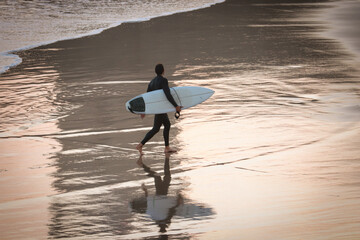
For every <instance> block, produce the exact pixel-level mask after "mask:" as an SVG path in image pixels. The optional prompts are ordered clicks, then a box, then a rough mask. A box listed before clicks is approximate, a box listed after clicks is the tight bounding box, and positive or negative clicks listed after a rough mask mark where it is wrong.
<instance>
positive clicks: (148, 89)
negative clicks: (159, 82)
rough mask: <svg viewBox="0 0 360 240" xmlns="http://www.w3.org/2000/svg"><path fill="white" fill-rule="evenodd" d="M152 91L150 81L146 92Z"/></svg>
mask: <svg viewBox="0 0 360 240" xmlns="http://www.w3.org/2000/svg"><path fill="white" fill-rule="evenodd" d="M150 91H151V88H150V83H149V85H148V88H147V90H146V92H150Z"/></svg>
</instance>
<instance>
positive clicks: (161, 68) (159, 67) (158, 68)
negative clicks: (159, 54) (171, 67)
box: [155, 63, 164, 75]
mask: <svg viewBox="0 0 360 240" xmlns="http://www.w3.org/2000/svg"><path fill="white" fill-rule="evenodd" d="M155 72H156V74H157V75H161V74H163V73H164V66H163V65H162V64H161V63H159V64H158V65H156V66H155Z"/></svg>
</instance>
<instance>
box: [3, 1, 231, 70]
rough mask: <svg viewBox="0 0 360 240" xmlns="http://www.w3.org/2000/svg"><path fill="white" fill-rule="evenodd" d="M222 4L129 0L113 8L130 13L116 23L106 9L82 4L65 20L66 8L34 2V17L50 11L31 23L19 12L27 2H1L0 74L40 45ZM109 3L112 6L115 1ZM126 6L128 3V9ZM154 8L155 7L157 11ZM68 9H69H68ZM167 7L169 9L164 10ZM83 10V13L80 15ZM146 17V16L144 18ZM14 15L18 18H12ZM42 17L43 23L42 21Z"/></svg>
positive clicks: (25, 6) (212, 2) (115, 10)
mask: <svg viewBox="0 0 360 240" xmlns="http://www.w3.org/2000/svg"><path fill="white" fill-rule="evenodd" d="M224 1H225V0H202V1H196V2H195V3H194V1H189V0H182V1H174V0H168V1H162V2H158V3H153V8H144V6H143V5H142V3H141V2H140V1H139V3H138V4H137V6H134V3H133V2H131V1H129V2H127V1H124V2H122V5H125V6H122V8H121V9H116V8H114V9H111V11H112V12H110V15H111V14H113V13H117V11H118V10H123V11H125V10H127V8H129V9H130V11H126V12H131V14H128V16H125V17H124V18H125V19H121V20H115V19H113V16H111V17H109V14H108V12H107V11H109V9H108V8H105V7H104V8H103V9H101V10H99V7H96V6H93V8H90V7H89V6H87V5H86V4H85V6H86V8H85V7H84V9H80V10H78V11H76V9H75V10H74V9H73V10H69V11H74V12H70V13H71V14H75V16H74V15H71V16H70V17H68V16H67V14H68V12H66V11H68V10H66V11H65V8H67V6H61V7H59V6H57V8H55V7H54V6H53V5H50V4H49V5H46V4H44V3H41V1H40V2H37V1H34V2H35V3H31V4H33V5H32V6H30V9H31V7H32V11H31V12H33V13H34V15H35V14H37V12H38V13H40V12H41V13H43V12H47V11H44V9H47V8H49V9H50V12H49V13H47V14H48V15H46V16H43V17H41V16H39V17H37V18H38V19H35V20H32V19H31V21H32V22H31V21H30V22H29V21H28V19H26V18H25V17H24V19H22V17H23V16H27V15H25V14H24V15H22V13H21V11H24V10H23V9H28V8H29V6H28V5H26V4H30V3H22V4H24V6H22V8H23V9H20V8H19V7H18V6H14V5H12V4H13V3H2V4H1V3H0V7H2V9H3V10H2V11H0V20H1V22H4V23H5V24H4V25H3V26H2V29H4V32H3V33H2V34H4V35H7V40H1V42H0V43H1V44H0V45H1V47H0V74H1V73H4V72H6V71H7V70H9V69H10V68H11V67H14V66H16V65H18V64H20V63H21V62H22V60H21V58H20V57H19V56H17V55H16V54H15V53H16V52H18V51H24V50H28V49H31V48H36V47H39V46H43V45H48V44H51V43H54V42H58V41H64V40H70V39H76V38H81V37H85V36H90V35H96V34H100V33H101V32H103V31H104V30H106V29H110V28H113V27H117V26H119V25H121V24H122V23H129V22H130V23H131V22H143V21H149V20H150V19H153V18H156V17H163V16H169V15H173V14H177V13H182V12H189V11H194V10H198V9H202V8H207V7H210V6H212V5H215V4H218V3H222V2H224ZM80 2H81V1H80ZM85 2H86V1H85ZM100 2H101V1H99V2H98V3H97V4H101V3H100ZM86 3H87V2H86ZM83 4H84V3H83ZM112 4H115V2H114V3H112ZM126 4H128V6H127V5H126ZM116 6H117V5H116ZM154 6H156V8H155V7H154ZM70 7H71V6H68V8H69V9H70ZM77 7H78V6H77ZM100 8H101V7H100ZM169 8H170V9H171V10H170V11H166V10H167V9H169ZM92 9H96V11H100V12H101V11H102V13H98V12H95V10H92ZM144 9H146V11H144ZM159 9H160V11H159ZM47 10H48V9H47ZM152 10H153V12H151V11H152ZM155 10H156V11H155ZM51 11H53V12H51ZM82 11H83V12H85V13H81V12H82ZM78 12H80V13H78ZM149 12H150V14H149ZM27 13H28V12H27ZM95 14H98V15H99V17H98V19H96V18H94V15H95ZM101 14H103V15H104V16H105V17H100V15H101ZM145 14H146V16H144V15H145ZM15 15H16V16H18V17H17V18H14V16H15ZM52 15H55V17H53V16H52ZM135 16H136V17H135ZM76 17H78V18H79V19H78V20H79V22H76ZM106 17H107V18H106ZM43 18H45V19H46V21H43ZM52 18H54V19H52ZM59 18H60V19H61V18H62V19H64V20H62V21H60V23H59V20H58V19H59ZM74 18H75V20H74ZM84 18H85V19H86V18H88V19H87V20H88V21H86V20H85V21H84ZM11 21H15V22H11ZM36 21H38V23H39V24H40V21H41V24H40V26H38V27H37V24H36V23H37V22H36ZM94 21H95V23H94ZM96 21H98V22H96ZM26 22H29V23H28V24H29V26H30V25H31V28H30V27H27V26H26V25H24V23H26ZM6 24H7V25H6ZM70 24H71V25H70ZM77 25H79V26H77ZM74 26H77V27H74ZM8 28H9V29H8ZM14 29H15V30H14ZM29 29H31V32H29ZM54 29H56V31H54ZM68 29H70V30H68ZM84 29H87V31H84ZM46 31H48V32H46ZM59 31H60V33H59ZM61 31H63V32H61ZM14 32H15V33H14ZM38 32H41V34H38ZM43 32H45V33H43ZM22 38H23V39H22Z"/></svg>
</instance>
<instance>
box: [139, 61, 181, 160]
mask: <svg viewBox="0 0 360 240" xmlns="http://www.w3.org/2000/svg"><path fill="white" fill-rule="evenodd" d="M164 72H165V70H164V66H163V65H162V64H157V65H156V66H155V73H156V75H157V76H156V77H155V78H154V79H153V80H151V81H150V83H149V85H148V88H147V92H151V91H155V90H159V89H162V90H163V91H164V93H165V96H166V98H167V99H168V100H169V102H170V103H171V104H172V105H173V106H174V108H175V109H176V112H180V111H181V106H178V105H177V103H176V102H175V100H174V98H173V97H172V96H171V93H170V88H169V83H168V80H167V79H166V78H164ZM144 117H145V114H141V119H143V118H144ZM161 125H164V132H163V135H164V141H165V153H173V152H176V150H175V149H172V148H170V146H169V133H170V126H171V123H170V120H169V117H168V115H167V114H166V113H163V114H156V115H155V117H154V125H153V128H152V129H151V130H150V131H149V132H148V133H147V134H146V135H145V137H144V139H143V140H142V141H141V142H140V143H139V144H138V145H137V146H136V149H137V150H138V151H139V152H140V154H143V152H142V147H143V146H144V145H145V143H146V142H147V141H149V140H150V139H151V138H152V137H153V136H154V135H155V134H156V133H157V132H159V130H160V127H161Z"/></svg>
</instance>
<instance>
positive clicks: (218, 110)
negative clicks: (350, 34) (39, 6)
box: [0, 1, 360, 239]
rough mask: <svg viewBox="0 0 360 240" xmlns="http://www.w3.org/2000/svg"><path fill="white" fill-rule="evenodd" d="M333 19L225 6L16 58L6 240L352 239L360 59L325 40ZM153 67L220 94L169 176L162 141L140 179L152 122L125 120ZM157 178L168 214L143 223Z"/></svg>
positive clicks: (182, 140)
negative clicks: (143, 141) (140, 150)
mask: <svg viewBox="0 0 360 240" xmlns="http://www.w3.org/2000/svg"><path fill="white" fill-rule="evenodd" d="M333 7H334V4H332V3H330V2H328V1H320V2H318V3H311V2H309V3H306V2H304V1H295V2H294V1H292V2H291V3H288V2H284V1H256V2H254V1H226V2H225V3H222V4H218V5H215V6H212V7H210V8H207V9H202V10H197V11H193V12H188V13H181V14H175V15H172V16H167V17H160V18H156V19H152V20H150V21H146V22H139V23H127V24H123V25H121V26H119V27H116V28H113V29H110V30H107V31H105V32H103V33H101V34H99V35H96V36H91V37H85V38H81V39H76V40H69V41H62V42H58V43H54V44H51V45H47V46H43V47H39V48H36V49H32V50H28V51H24V52H20V53H19V55H20V56H21V57H22V58H23V63H22V64H21V65H19V66H17V67H15V68H12V69H11V70H10V71H8V72H6V73H4V74H2V75H1V76H0V82H1V88H2V90H1V104H2V110H1V122H0V124H1V127H2V128H1V129H2V132H1V139H0V148H1V167H0V191H1V192H2V193H3V194H2V196H1V198H0V214H1V221H0V226H1V229H2V231H1V235H0V238H1V239H34V238H38V239H46V238H49V239H53V238H65V239H99V238H101V239H158V238H160V237H161V238H164V239H166V238H167V237H168V238H170V239H240V238H241V239H242V238H244V239H357V238H359V237H360V231H359V229H360V217H359V216H360V208H359V199H358V196H359V194H360V187H359V186H360V185H359V183H360V176H359V174H358V173H359V170H360V164H359V160H360V159H359V156H360V150H359V147H358V146H359V145H360V85H359V81H360V73H359V72H358V70H357V66H359V62H358V61H359V60H358V59H359V58H357V57H356V56H357V55H356V54H357V53H356V52H355V51H353V52H351V50H349V48H346V47H345V45H346V43H343V40H342V38H336V37H335V36H329V35H327V34H326V33H325V29H328V27H329V26H330V25H331V24H334V22H331V21H330V20H329V19H327V20H324V17H323V16H324V15H326V14H327V13H329V12H331V11H333V10H332V9H333ZM158 62H162V63H164V65H165V68H166V72H165V75H166V77H167V78H168V79H169V81H170V85H172V86H185V85H195V86H204V87H209V88H211V89H213V90H215V94H214V96H213V97H212V98H211V99H209V100H208V101H207V102H205V103H204V104H201V105H199V106H197V107H195V108H192V109H189V110H186V111H184V112H183V114H182V117H181V119H180V120H175V119H174V118H173V117H172V116H171V115H170V116H171V122H172V129H171V133H170V134H171V135H170V138H171V145H172V146H173V147H176V148H177V149H179V152H178V153H177V154H173V155H171V156H170V157H169V164H170V166H169V169H168V170H167V168H166V166H164V163H165V162H166V156H165V154H164V153H163V140H162V134H161V133H159V134H157V136H156V137H154V138H153V139H152V140H151V141H150V142H149V143H148V144H147V145H146V146H145V148H144V150H145V156H144V157H143V159H142V162H143V165H141V164H139V154H138V153H137V152H136V150H134V148H135V146H136V144H137V143H138V142H139V141H140V140H141V139H142V137H143V136H144V135H145V134H146V132H147V131H148V130H149V129H150V128H151V126H152V116H147V117H146V118H145V120H141V119H140V117H138V116H135V115H132V114H130V113H128V112H126V110H125V108H124V104H125V102H126V100H128V99H130V98H131V97H133V96H136V95H138V94H140V93H142V92H144V91H145V90H146V87H147V82H148V81H149V80H151V78H152V77H153V75H154V73H153V68H154V65H155V64H156V63H158ZM144 166H145V167H144ZM149 169H151V171H150V170H149ZM168 171H169V172H170V173H169V172H168ZM154 172H156V175H158V176H160V177H162V178H161V179H162V181H165V179H168V177H169V174H170V175H171V178H170V186H168V189H167V196H166V197H165V196H160V197H161V201H164V202H166V204H168V205H169V204H170V205H171V204H172V205H171V206H176V207H175V208H174V209H175V210H174V211H172V210H169V209H171V207H167V208H166V207H164V208H165V210H164V209H162V210H159V211H158V212H156V211H155V213H154V209H155V208H154V209H152V211H150V209H149V208H150V204H149V203H153V204H155V200H154V199H157V198H159V196H156V190H158V191H160V190H159V189H158V188H159V185H158V184H156V183H157V182H158V180H159V178H158V177H154V176H155V175H154ZM165 176H167V177H166V178H165ZM143 183H144V184H145V186H146V188H147V191H148V198H146V197H145V195H144V191H143V190H142V189H141V185H142V184H143ZM179 196H181V197H179ZM151 199H153V200H152V202H151V201H150V200H151ZM181 199H182V200H181ZM180 200H181V201H180ZM149 201H150V202H149ZM135 202H136V203H139V205H132V203H135ZM146 202H147V205H145V207H144V204H145V203H146ZM140 203H141V204H142V205H141V204H140ZM176 203H179V204H178V205H176ZM163 205H165V204H163ZM166 206H167V205H166ZM166 209H167V210H168V211H166ZM163 212H165V215H166V216H167V220H166V221H165V220H164V221H162V222H161V221H159V220H158V219H156V216H157V217H159V216H160V215H161V216H163V215H164V214H163V215H162V214H160V213H163ZM156 213H157V215H156ZM161 226H165V229H166V232H164V231H163V232H159V231H160V229H161Z"/></svg>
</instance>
